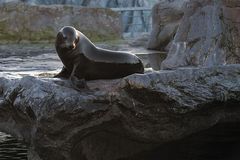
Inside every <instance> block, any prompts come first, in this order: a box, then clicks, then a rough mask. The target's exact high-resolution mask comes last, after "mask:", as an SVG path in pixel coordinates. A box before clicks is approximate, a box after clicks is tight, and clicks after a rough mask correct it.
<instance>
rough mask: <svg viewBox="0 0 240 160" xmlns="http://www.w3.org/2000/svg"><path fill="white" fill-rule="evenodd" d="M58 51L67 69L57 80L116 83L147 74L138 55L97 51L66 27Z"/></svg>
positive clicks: (59, 35)
mask: <svg viewBox="0 0 240 160" xmlns="http://www.w3.org/2000/svg"><path fill="white" fill-rule="evenodd" d="M55 47H56V51H57V53H58V56H59V57H60V59H61V61H62V63H63V65H64V66H63V68H62V71H61V72H60V73H59V74H57V75H56V76H55V77H59V78H70V79H71V80H73V79H75V80H76V78H77V79H82V80H96V79H116V78H122V77H125V76H128V75H130V74H134V73H143V72H144V67H143V63H142V61H141V60H140V59H139V58H138V57H137V56H136V55H133V54H131V53H127V52H119V51H112V50H106V49H102V48H99V47H96V46H95V45H94V44H93V43H92V42H91V41H90V40H89V39H88V38H87V37H86V36H85V35H84V34H83V33H81V32H80V31H78V30H76V29H75V28H74V27H71V26H65V27H63V28H62V29H61V30H60V31H59V32H58V34H57V38H56V43H55Z"/></svg>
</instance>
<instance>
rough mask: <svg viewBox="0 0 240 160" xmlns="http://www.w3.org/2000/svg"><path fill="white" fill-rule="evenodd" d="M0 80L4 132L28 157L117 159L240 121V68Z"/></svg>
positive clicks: (224, 67)
mask: <svg viewBox="0 0 240 160" xmlns="http://www.w3.org/2000/svg"><path fill="white" fill-rule="evenodd" d="M87 85H88V86H89V89H85V90H82V91H80V92H79V91H76V90H74V89H72V88H71V85H70V83H69V82H68V81H67V80H60V79H54V78H36V77H32V76H26V77H23V78H4V77H2V76H0V114H1V115H0V129H1V131H4V132H7V133H11V134H12V135H14V136H15V137H18V138H19V139H24V140H25V141H26V142H27V144H28V145H29V146H30V150H29V158H30V159H42V160H52V159H58V160H65V159H66V160H69V159H70V160H75V159H76V160H77V159H83V160H99V159H104V160H117V159H124V158H128V157H131V156H132V155H135V154H138V153H140V152H142V151H145V150H151V149H153V148H155V147H157V146H158V145H160V144H163V143H165V142H170V141H173V140H178V139H182V138H184V137H186V136H188V135H191V134H193V133H197V132H199V131H202V130H205V129H208V128H211V127H213V126H214V125H215V124H218V123H222V122H239V120H240V119H239V114H240V108H239V104H240V65H239V64H236V65H226V66H217V67H211V68H180V69H177V70H174V71H159V72H149V73H146V74H143V75H140V74H134V75H131V76H128V77H125V78H123V79H115V80H97V81H89V82H87Z"/></svg>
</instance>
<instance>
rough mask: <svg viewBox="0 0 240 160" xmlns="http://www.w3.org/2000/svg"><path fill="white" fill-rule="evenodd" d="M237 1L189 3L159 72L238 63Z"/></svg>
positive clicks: (198, 0)
mask: <svg viewBox="0 0 240 160" xmlns="http://www.w3.org/2000/svg"><path fill="white" fill-rule="evenodd" d="M239 15H240V1H234V0H218V1H212V0H191V1H190V2H189V3H188V4H187V5H186V8H185V11H184V17H183V19H182V21H181V24H180V26H179V28H178V31H177V33H176V36H175V37H174V40H173V43H172V45H171V47H170V51H169V53H168V56H167V59H166V60H165V61H163V63H162V67H161V68H162V69H173V68H177V67H183V66H214V65H221V64H234V63H240V39H239V37H240V36H239V35H240V25H239V24H240V19H239Z"/></svg>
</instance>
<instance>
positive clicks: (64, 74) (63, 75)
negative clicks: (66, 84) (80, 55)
mask: <svg viewBox="0 0 240 160" xmlns="http://www.w3.org/2000/svg"><path fill="white" fill-rule="evenodd" d="M69 77H70V73H69V71H68V70H67V68H66V67H64V66H63V68H62V70H61V72H59V73H58V74H57V75H55V76H54V78H69Z"/></svg>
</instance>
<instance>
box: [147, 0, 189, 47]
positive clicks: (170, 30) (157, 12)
mask: <svg viewBox="0 0 240 160" xmlns="http://www.w3.org/2000/svg"><path fill="white" fill-rule="evenodd" d="M187 1H188V0H181V1H179V0H173V1H168V0H161V1H160V2H159V3H157V4H156V5H155V6H154V7H153V10H152V21H153V22H152V23H153V25H152V26H153V29H152V32H151V36H150V38H149V42H148V45H147V48H148V49H155V50H161V51H164V50H168V49H169V48H168V45H170V42H171V41H172V40H173V37H174V35H175V33H176V31H177V28H178V26H179V23H180V21H181V19H182V16H183V12H184V11H183V6H184V4H185V2H187Z"/></svg>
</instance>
